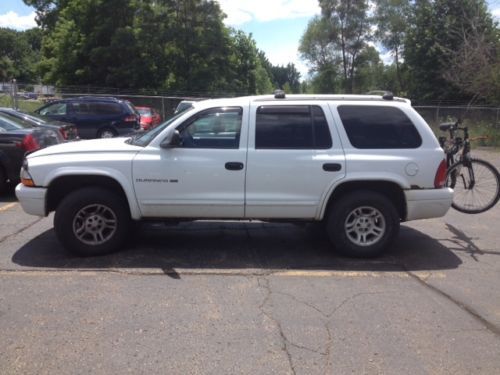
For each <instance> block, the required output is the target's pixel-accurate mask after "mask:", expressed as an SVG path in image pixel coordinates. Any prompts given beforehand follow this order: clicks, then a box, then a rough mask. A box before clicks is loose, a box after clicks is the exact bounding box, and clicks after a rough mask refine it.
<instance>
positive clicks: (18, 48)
mask: <svg viewBox="0 0 500 375" xmlns="http://www.w3.org/2000/svg"><path fill="white" fill-rule="evenodd" d="M40 40H41V35H40V32H39V30H36V29H32V30H26V31H16V30H12V29H7V28H0V80H2V81H8V80H11V79H13V78H16V79H17V81H18V82H33V81H35V80H36V78H37V74H36V62H37V61H38V58H39V53H40Z"/></svg>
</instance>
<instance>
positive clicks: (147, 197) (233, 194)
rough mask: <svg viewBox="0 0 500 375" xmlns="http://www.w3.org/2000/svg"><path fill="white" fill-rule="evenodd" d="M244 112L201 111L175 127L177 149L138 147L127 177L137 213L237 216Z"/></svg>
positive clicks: (231, 109) (239, 214) (241, 198)
mask: <svg viewBox="0 0 500 375" xmlns="http://www.w3.org/2000/svg"><path fill="white" fill-rule="evenodd" d="M247 112H248V108H241V107H224V108H220V107H217V108H211V109H208V110H204V111H202V112H200V113H197V114H195V115H193V116H192V117H191V118H189V119H188V120H187V121H185V122H184V123H183V124H181V125H180V126H178V127H177V130H178V131H179V132H180V136H181V144H180V145H179V146H178V147H175V148H170V149H165V148H160V147H152V146H151V147H146V148H145V149H144V150H143V151H141V152H140V153H139V154H138V155H137V156H136V158H135V160H134V163H133V178H134V186H135V191H136V195H137V199H138V201H139V205H140V207H141V211H142V215H143V216H144V217H177V218H202V217H204V218H240V217H243V216H244V191H245V189H244V181H245V168H246V134H243V133H244V132H242V130H243V129H246V121H245V120H243V119H246V118H248V116H247ZM240 144H241V145H242V146H241V147H240Z"/></svg>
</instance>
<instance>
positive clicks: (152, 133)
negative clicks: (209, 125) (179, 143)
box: [130, 108, 192, 147]
mask: <svg viewBox="0 0 500 375" xmlns="http://www.w3.org/2000/svg"><path fill="white" fill-rule="evenodd" d="M191 109H192V108H191ZM191 109H189V110H191ZM185 113H186V111H184V112H182V113H178V114H176V115H175V116H173V117H171V118H169V119H168V120H167V121H165V122H164V123H162V124H160V125H158V126H157V127H156V128H153V129H151V130H148V131H147V132H145V133H139V135H137V136H136V138H132V139H131V141H130V143H131V144H134V145H137V146H143V147H145V146H147V145H148V144H149V143H150V142H151V141H152V140H153V139H154V138H156V136H157V135H158V134H160V133H161V132H162V131H163V130H165V128H167V127H168V126H169V125H170V124H171V123H173V122H174V121H175V120H177V119H178V118H179V117H181V116H183V115H184V114H185Z"/></svg>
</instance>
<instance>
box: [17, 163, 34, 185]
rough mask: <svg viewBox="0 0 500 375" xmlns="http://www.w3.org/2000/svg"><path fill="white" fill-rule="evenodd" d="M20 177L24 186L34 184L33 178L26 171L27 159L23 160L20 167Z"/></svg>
mask: <svg viewBox="0 0 500 375" xmlns="http://www.w3.org/2000/svg"><path fill="white" fill-rule="evenodd" d="M20 177H21V183H22V184H23V185H24V186H30V187H33V186H35V183H34V182H33V178H32V177H31V175H30V174H29V172H28V160H26V159H24V160H23V166H22V167H21V173H20Z"/></svg>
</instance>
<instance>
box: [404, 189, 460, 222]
mask: <svg viewBox="0 0 500 375" xmlns="http://www.w3.org/2000/svg"><path fill="white" fill-rule="evenodd" d="M405 196H406V208H407V212H406V220H407V221H409V220H418V219H430V218H433V217H442V216H444V215H446V212H448V210H449V209H450V207H451V203H452V201H453V190H452V189H450V188H443V189H427V190H424V189H422V190H406V191H405Z"/></svg>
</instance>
